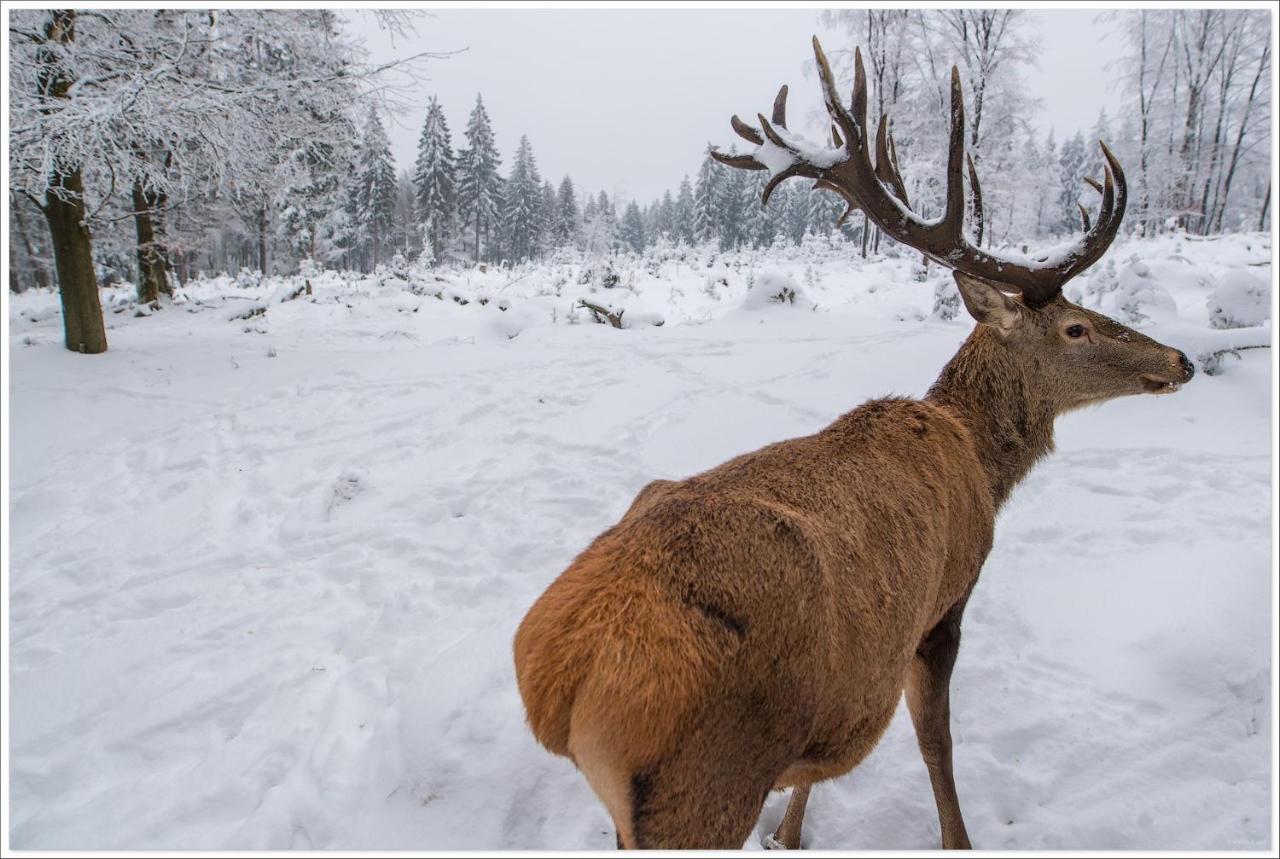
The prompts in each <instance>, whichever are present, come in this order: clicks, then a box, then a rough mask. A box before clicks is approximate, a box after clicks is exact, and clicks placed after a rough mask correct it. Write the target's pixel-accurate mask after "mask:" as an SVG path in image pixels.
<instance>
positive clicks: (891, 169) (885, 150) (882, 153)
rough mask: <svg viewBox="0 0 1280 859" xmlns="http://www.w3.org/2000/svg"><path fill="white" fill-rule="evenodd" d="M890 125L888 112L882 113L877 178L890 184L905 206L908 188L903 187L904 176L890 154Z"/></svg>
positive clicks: (877, 131)
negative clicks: (896, 167) (899, 172)
mask: <svg viewBox="0 0 1280 859" xmlns="http://www.w3.org/2000/svg"><path fill="white" fill-rule="evenodd" d="M888 126H889V116H888V114H884V113H882V114H880V125H879V127H878V128H876V178H878V179H879V180H880V181H881V182H883V183H885V184H886V185H888V186H889V189H890V190H892V191H893V195H894V196H895V197H897V198H898V199H899V200H901V201H902V203H903V205H904V206H905V205H906V204H907V189H906V188H905V187H903V185H902V177H901V176H899V175H898V171H897V170H896V169H895V165H894V158H893V157H892V156H891V155H890V154H889V136H888Z"/></svg>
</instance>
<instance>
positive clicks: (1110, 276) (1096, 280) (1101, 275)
mask: <svg viewBox="0 0 1280 859" xmlns="http://www.w3.org/2000/svg"><path fill="white" fill-rule="evenodd" d="M1083 277H1084V278H1085V280H1084V286H1083V288H1082V289H1081V293H1082V294H1081V296H1080V301H1079V302H1078V303H1079V304H1085V303H1089V304H1092V305H1093V306H1094V307H1101V306H1102V302H1103V299H1105V298H1106V296H1108V295H1110V294H1111V293H1113V292H1115V291H1116V288H1117V287H1119V285H1120V280H1119V278H1118V277H1117V275H1116V261H1115V259H1114V258H1111V257H1108V258H1106V259H1105V260H1103V261H1102V263H1101V264H1099V265H1095V266H1094V267H1093V268H1092V269H1090V270H1089V271H1088V272H1087V273H1086V274H1085V275H1084V276H1083ZM1070 300H1071V301H1075V299H1070Z"/></svg>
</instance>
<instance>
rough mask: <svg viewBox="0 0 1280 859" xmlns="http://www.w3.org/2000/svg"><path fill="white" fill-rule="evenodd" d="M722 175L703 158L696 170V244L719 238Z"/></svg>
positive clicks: (709, 157)
mask: <svg viewBox="0 0 1280 859" xmlns="http://www.w3.org/2000/svg"><path fill="white" fill-rule="evenodd" d="M723 181H724V174H723V173H722V172H721V170H720V168H719V165H718V164H716V162H715V161H713V160H712V159H711V156H710V155H708V156H705V157H704V158H703V159H702V166H701V167H700V168H698V183H697V185H695V186H694V190H693V240H694V241H695V242H698V243H704V242H710V241H717V240H719V238H720V223H721V219H720V184H721V183H722V182H723Z"/></svg>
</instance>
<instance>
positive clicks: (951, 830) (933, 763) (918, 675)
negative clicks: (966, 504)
mask: <svg viewBox="0 0 1280 859" xmlns="http://www.w3.org/2000/svg"><path fill="white" fill-rule="evenodd" d="M967 599H968V596H967V595H966V597H965V598H964V599H961V600H960V601H959V602H958V603H956V604H955V605H954V606H952V607H951V609H950V610H949V611H948V612H947V613H946V614H945V615H944V616H943V618H942V620H941V621H939V622H938V625H937V626H935V627H934V628H933V629H932V630H930V631H929V633H928V634H927V635H925V637H924V639H923V640H921V642H920V645H919V646H918V647H917V648H916V656H915V659H914V660H912V664H911V667H910V669H909V670H908V673H907V684H906V687H907V688H906V691H907V707H908V708H909V709H910V711H911V721H912V723H914V725H915V728H916V740H917V741H918V742H919V744H920V754H921V755H922V756H923V757H924V762H925V766H927V767H928V768H929V781H930V782H932V784H933V798H934V800H935V801H936V802H937V803H938V820H939V822H940V823H941V825H942V846H943V847H944V848H947V849H968V848H969V847H970V846H971V845H970V844H969V835H968V833H966V832H965V828H964V819H963V818H962V817H961V815H960V800H959V798H958V797H957V796H956V783H955V778H954V777H953V775H952V770H951V695H950V684H951V669H952V668H953V667H954V666H955V662H956V653H957V652H958V651H959V649H960V618H961V617H962V616H963V614H964V605H965V602H966V600H967Z"/></svg>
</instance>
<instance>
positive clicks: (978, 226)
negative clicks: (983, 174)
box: [964, 152, 983, 247]
mask: <svg viewBox="0 0 1280 859" xmlns="http://www.w3.org/2000/svg"><path fill="white" fill-rule="evenodd" d="M964 157H965V159H966V160H967V161H968V162H969V187H970V188H972V189H973V228H974V233H975V236H974V242H973V243H974V245H975V246H976V247H981V246H982V227H983V212H982V183H980V182H979V181H978V171H977V170H975V169H974V167H973V156H972V155H970V154H969V153H967V152H966V153H965V156H964Z"/></svg>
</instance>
